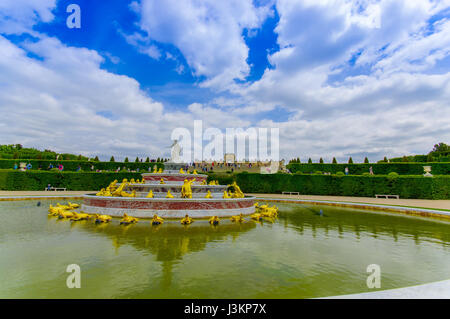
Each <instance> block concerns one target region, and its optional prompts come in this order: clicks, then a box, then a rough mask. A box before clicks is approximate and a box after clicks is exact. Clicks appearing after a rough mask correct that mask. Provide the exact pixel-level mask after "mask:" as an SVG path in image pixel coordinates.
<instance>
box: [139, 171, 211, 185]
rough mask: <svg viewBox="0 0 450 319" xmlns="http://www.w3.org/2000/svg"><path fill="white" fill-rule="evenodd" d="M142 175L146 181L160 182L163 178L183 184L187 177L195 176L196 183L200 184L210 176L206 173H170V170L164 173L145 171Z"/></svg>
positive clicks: (166, 180)
mask: <svg viewBox="0 0 450 319" xmlns="http://www.w3.org/2000/svg"><path fill="white" fill-rule="evenodd" d="M142 177H143V178H144V180H145V182H146V183H158V184H159V182H160V180H161V178H163V179H164V181H165V182H166V183H167V182H169V183H173V182H175V183H179V184H181V185H182V184H183V181H184V180H185V179H193V178H195V183H196V184H199V183H201V182H203V181H206V179H207V178H208V175H204V174H181V173H178V172H177V173H168V172H163V173H145V174H142Z"/></svg>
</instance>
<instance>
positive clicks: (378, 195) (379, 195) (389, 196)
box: [375, 194, 400, 199]
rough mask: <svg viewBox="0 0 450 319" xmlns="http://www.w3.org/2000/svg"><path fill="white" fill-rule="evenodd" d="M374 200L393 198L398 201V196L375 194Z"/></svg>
mask: <svg viewBox="0 0 450 319" xmlns="http://www.w3.org/2000/svg"><path fill="white" fill-rule="evenodd" d="M375 198H386V199H387V198H395V199H399V198H400V196H398V195H382V194H377V195H375Z"/></svg>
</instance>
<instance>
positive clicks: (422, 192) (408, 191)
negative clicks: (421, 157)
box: [0, 170, 450, 199]
mask: <svg viewBox="0 0 450 319" xmlns="http://www.w3.org/2000/svg"><path fill="white" fill-rule="evenodd" d="M208 175H209V176H208V180H218V181H219V183H220V184H225V185H226V184H231V183H232V182H233V181H236V182H237V183H238V185H239V186H240V187H241V189H242V191H244V192H247V193H281V192H283V191H288V192H289V191H290V192H300V194H305V195H336V196H364V197H374V196H375V194H395V195H399V196H400V198H423V199H450V176H434V177H432V178H431V177H423V176H404V175H403V176H398V177H396V178H395V177H394V178H388V177H387V176H386V175H384V176H382V175H375V176H373V175H372V176H361V175H359V176H358V175H349V176H338V175H303V174H282V173H279V174H258V173H237V174H225V173H224V174H218V173H210V174H208ZM124 178H127V179H131V178H134V179H141V178H142V176H141V173H132V172H120V173H113V172H102V173H95V172H49V171H26V172H21V171H17V170H0V189H1V190H44V189H45V188H46V187H47V184H51V185H52V186H53V187H64V188H67V189H68V190H99V189H101V188H102V187H105V186H107V185H108V184H109V183H110V182H112V181H113V180H115V179H117V180H119V181H121V180H122V179H124Z"/></svg>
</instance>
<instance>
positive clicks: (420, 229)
mask: <svg viewBox="0 0 450 319" xmlns="http://www.w3.org/2000/svg"><path fill="white" fill-rule="evenodd" d="M37 203H38V202H37V201H15V202H5V201H4V202H0V298H310V297H323V296H331V295H339V294H349V293H358V292H368V291H374V289H369V288H367V285H366V279H367V276H368V275H370V274H369V273H367V272H366V268H367V266H368V265H370V264H378V265H380V267H381V289H391V288H399V287H404V286H410V285H416V284H422V283H427V282H433V281H438V280H444V279H449V278H450V223H448V222H443V221H438V220H431V219H424V218H415V217H414V218H413V217H406V216H403V215H395V214H381V213H374V212H367V211H361V210H355V209H342V208H331V207H327V206H322V207H321V206H304V205H295V204H292V205H291V204H290V205H287V204H286V205H280V206H279V207H280V214H279V218H278V219H277V220H276V221H275V222H274V223H270V222H263V223H257V222H253V221H248V222H246V223H243V224H232V223H231V222H229V221H222V222H221V224H220V225H219V226H218V227H213V226H210V225H209V224H208V223H207V222H204V221H197V222H194V223H193V224H192V225H190V226H188V227H184V226H182V225H180V224H179V223H178V222H168V223H164V224H163V225H161V226H160V227H152V226H150V224H149V221H147V220H141V221H140V222H139V223H138V224H136V225H131V226H123V225H119V220H118V219H114V220H113V222H112V223H110V224H105V225H96V224H94V223H93V222H91V221H81V222H70V221H69V220H58V219H56V218H54V217H48V216H47V209H48V206H49V204H51V203H52V204H55V203H56V201H41V206H39V207H38V206H37ZM320 209H323V216H320V214H319V210H320ZM70 264H77V265H79V266H80V269H81V288H79V289H77V288H73V289H69V288H67V286H66V279H67V277H68V276H69V275H70V274H69V273H67V272H66V268H67V266H68V265H70ZM375 290H376V289H375Z"/></svg>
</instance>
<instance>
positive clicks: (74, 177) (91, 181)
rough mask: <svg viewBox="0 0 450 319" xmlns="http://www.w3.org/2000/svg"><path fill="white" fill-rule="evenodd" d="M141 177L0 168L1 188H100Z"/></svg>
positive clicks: (127, 173)
mask: <svg viewBox="0 0 450 319" xmlns="http://www.w3.org/2000/svg"><path fill="white" fill-rule="evenodd" d="M124 178H127V179H128V180H130V179H131V178H134V179H141V178H142V176H141V173H131V172H122V173H113V172H111V173H109V172H108V173H105V172H102V173H95V172H61V173H60V172H49V171H25V172H21V171H17V170H0V190H9V191H15V190H31V191H43V190H44V189H45V188H46V187H47V185H48V184H51V185H52V186H53V187H64V188H67V190H73V191H78V190H100V189H101V188H102V187H106V186H108V184H109V183H111V182H112V181H113V180H115V179H117V180H118V181H121V180H122V179H124Z"/></svg>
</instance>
